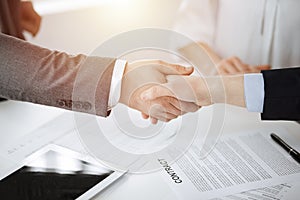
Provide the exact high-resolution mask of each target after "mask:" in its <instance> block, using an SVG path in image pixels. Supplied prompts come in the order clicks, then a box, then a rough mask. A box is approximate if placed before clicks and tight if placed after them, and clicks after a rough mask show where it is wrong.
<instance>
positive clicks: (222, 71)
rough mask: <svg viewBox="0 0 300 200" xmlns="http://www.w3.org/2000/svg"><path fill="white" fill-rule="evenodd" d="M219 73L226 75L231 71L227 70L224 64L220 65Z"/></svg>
mask: <svg viewBox="0 0 300 200" xmlns="http://www.w3.org/2000/svg"><path fill="white" fill-rule="evenodd" d="M218 73H219V74H220V75H226V74H229V72H227V70H226V69H225V67H224V65H220V66H219V67H218Z"/></svg>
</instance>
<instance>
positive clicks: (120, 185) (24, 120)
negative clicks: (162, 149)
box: [0, 101, 300, 200]
mask: <svg viewBox="0 0 300 200" xmlns="http://www.w3.org/2000/svg"><path fill="white" fill-rule="evenodd" d="M63 113H67V114H66V115H69V116H72V113H71V112H66V111H63V110H59V109H55V108H49V107H45V106H37V105H33V104H28V103H20V102H13V101H8V102H1V103H0V124H1V134H0V148H3V147H5V146H9V145H10V144H13V143H14V142H15V141H17V140H20V138H24V136H29V135H30V134H31V133H32V132H33V131H34V130H35V129H37V128H39V127H40V126H42V125H43V124H45V123H46V122H48V121H50V120H52V119H54V118H55V117H57V116H59V115H61V114H63ZM205 116H206V113H205V111H204V112H203V113H202V114H201V117H203V120H205ZM66 120H68V118H66ZM69 121H72V119H71V118H70V120H69ZM65 122H66V121H61V123H60V122H59V121H57V122H55V123H56V124H55V126H53V127H51V129H49V132H48V133H47V130H44V133H43V134H45V135H48V134H49V135H51V134H53V130H57V131H61V130H63V127H64V125H65V124H66V123H65ZM70 123H71V124H72V122H70ZM203 125H204V124H203ZM272 126H282V127H285V128H286V129H287V130H288V131H289V133H291V134H293V135H294V136H295V137H297V138H299V139H300V131H299V130H300V125H299V124H297V123H295V122H260V119H259V115H258V114H255V113H248V112H246V111H245V110H244V109H240V108H236V107H231V106H229V107H228V109H227V110H226V116H225V121H224V128H223V134H238V132H239V131H242V130H245V129H250V130H252V129H255V128H261V127H269V128H270V127H272ZM70 141H71V142H70ZM49 142H50V141H49ZM289 142H290V141H289ZM55 143H57V144H59V145H62V146H66V147H69V148H71V149H74V150H77V151H84V150H83V149H82V146H81V145H80V142H79V140H78V138H77V135H76V134H75V133H74V134H68V135H65V136H61V137H60V138H59V139H56V140H55ZM290 143H291V144H292V141H291V142H290ZM32 145H35V144H32ZM0 157H1V152H0ZM3 162H4V161H3ZM5 162H15V163H16V162H18V160H14V161H12V160H5ZM1 165H2V163H1ZM0 170H1V167H0ZM299 194H300V192H299ZM96 199H110V200H119V199H137V200H140V199H149V200H150V199H151V200H152V199H156V200H159V199H163V200H171V199H172V200H174V199H177V198H176V196H175V194H174V193H173V192H172V190H171V189H170V188H169V187H168V186H167V184H165V183H164V180H163V178H162V177H160V176H159V175H158V173H156V174H143V175H125V176H124V177H123V178H122V179H120V180H119V181H118V182H116V183H115V184H113V185H112V186H110V187H109V188H108V189H107V190H106V191H104V192H103V193H101V194H100V195H99V197H98V198H96Z"/></svg>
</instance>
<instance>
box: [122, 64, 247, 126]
mask: <svg viewBox="0 0 300 200" xmlns="http://www.w3.org/2000/svg"><path fill="white" fill-rule="evenodd" d="M193 70H194V69H193V67H183V66H180V65H176V64H169V63H166V62H163V61H152V60H151V61H138V62H135V63H131V64H127V66H126V67H125V71H124V75H123V78H122V87H121V96H120V100H119V102H120V103H122V104H125V105H127V106H129V107H131V108H133V109H136V110H138V111H140V112H142V116H143V118H145V119H148V118H150V119H151V122H152V123H153V124H156V123H157V121H158V120H159V121H163V122H168V121H170V120H172V119H175V118H177V117H178V116H180V115H184V114H185V113H188V112H195V111H197V110H198V109H199V108H201V107H202V106H208V105H212V104H214V103H225V101H226V102H227V103H230V104H233V105H237V106H242V107H245V100H244V91H243V76H222V77H221V76H212V77H205V78H204V77H199V76H191V74H192V73H193ZM228 88H230V90H229V89H228Z"/></svg>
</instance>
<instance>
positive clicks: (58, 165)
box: [0, 144, 124, 200]
mask: <svg viewBox="0 0 300 200" xmlns="http://www.w3.org/2000/svg"><path fill="white" fill-rule="evenodd" d="M123 174H124V173H121V172H115V171H112V170H110V169H108V168H106V167H104V166H103V165H101V164H99V162H97V161H95V160H94V159H93V158H91V157H90V156H88V155H86V154H85V155H83V154H80V153H77V152H74V151H72V150H69V149H67V148H64V147H61V146H57V145H52V144H51V145H48V146H46V147H44V148H42V149H40V150H38V151H37V152H35V153H33V154H32V155H30V156H29V157H27V158H26V159H25V160H24V161H23V162H22V163H20V165H18V166H16V167H15V168H14V169H11V170H10V171H8V172H7V173H5V175H4V176H3V177H0V194H1V198H3V199H10V200H14V199H17V200H19V199H23V200H26V199H28V200H29V199H30V200H34V199H39V200H40V199H56V200H60V199H63V200H67V199H79V200H82V199H91V198H92V197H93V196H95V195H96V194H98V193H99V192H101V191H102V190H103V189H105V188H106V187H107V186H109V185H110V184H112V183H113V182H114V181H116V180H118V179H119V178H120V177H121V176H122V175H123Z"/></svg>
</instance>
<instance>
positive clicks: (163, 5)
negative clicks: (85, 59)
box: [25, 0, 181, 54]
mask: <svg viewBox="0 0 300 200" xmlns="http://www.w3.org/2000/svg"><path fill="white" fill-rule="evenodd" d="M180 2H181V1H180V0H163V1H162V0H33V4H34V8H35V10H36V11H37V12H38V13H39V14H40V15H41V16H42V24H41V29H40V31H39V33H38V35H37V36H36V37H35V38H32V37H31V36H30V35H28V34H27V35H25V36H26V38H27V40H28V41H30V42H33V43H35V44H38V45H41V46H43V47H47V48H50V49H53V50H60V51H65V52H68V53H71V54H77V53H84V54H88V53H90V52H91V51H93V50H94V49H95V48H96V47H97V46H99V45H100V44H101V43H102V42H103V41H105V40H107V39H109V38H111V37H112V36H114V35H116V34H119V33H122V32H124V31H129V30H133V29H137V28H144V27H155V28H171V27H172V25H173V22H174V17H175V16H176V13H177V9H178V7H179V5H180Z"/></svg>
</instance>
